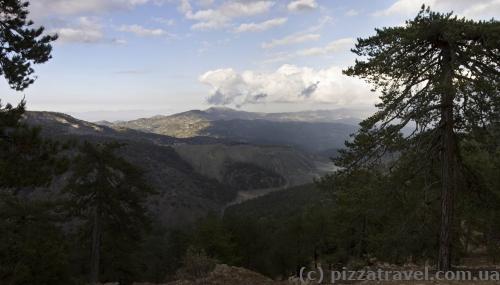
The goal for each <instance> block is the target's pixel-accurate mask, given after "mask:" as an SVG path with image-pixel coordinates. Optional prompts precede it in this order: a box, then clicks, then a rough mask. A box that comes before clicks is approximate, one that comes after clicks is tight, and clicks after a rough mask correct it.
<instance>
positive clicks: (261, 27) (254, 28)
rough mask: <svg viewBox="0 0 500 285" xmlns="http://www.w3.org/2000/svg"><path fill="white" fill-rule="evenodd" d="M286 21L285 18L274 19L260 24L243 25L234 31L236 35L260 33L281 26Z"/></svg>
mask: <svg viewBox="0 0 500 285" xmlns="http://www.w3.org/2000/svg"><path fill="white" fill-rule="evenodd" d="M287 21H288V19H287V18H275V19H271V20H267V21H264V22H260V23H244V24H241V25H239V26H238V27H237V28H235V29H234V31H235V32H237V33H243V32H261V31H265V30H269V29H271V28H274V27H277V26H281V25H283V24H285V23H286V22H287Z"/></svg>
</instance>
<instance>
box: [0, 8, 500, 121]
mask: <svg viewBox="0 0 500 285" xmlns="http://www.w3.org/2000/svg"><path fill="white" fill-rule="evenodd" d="M422 2H425V3H427V4H430V5H431V7H432V8H434V9H437V10H441V11H450V10H454V11H455V12H457V13H458V14H460V15H463V16H467V17H471V18H475V19H489V18H491V17H494V16H497V15H499V13H500V0H476V1H472V0H467V1H466V0H425V1H421V2H419V1H413V0H382V1H361V0H329V1H327V0H275V1H271V0H233V1H229V0H214V1H210V0H85V1H81V0H34V1H32V5H31V8H30V9H31V12H32V13H31V17H32V18H33V19H34V20H35V23H37V24H41V25H44V26H46V28H47V30H49V31H51V32H57V33H58V34H59V36H60V38H59V40H58V41H57V43H55V44H54V52H53V59H52V60H51V61H50V62H48V63H46V64H44V65H40V66H36V73H37V75H38V80H37V81H36V83H35V84H34V85H33V86H32V87H30V88H29V89H27V90H25V91H23V92H22V93H16V92H14V91H11V90H9V89H8V88H7V85H6V83H5V81H3V80H2V81H1V82H0V92H1V94H2V96H1V97H2V99H3V100H4V101H9V102H16V101H19V100H20V99H21V98H22V97H23V96H25V97H26V99H27V100H28V106H29V108H30V109H32V110H51V111H60V112H65V113H70V114H74V115H76V116H79V117H81V118H84V119H89V120H99V119H110V120H114V119H132V118H134V117H139V116H149V115H154V114H170V113H173V112H180V111H185V110H189V109H195V108H207V107H209V106H213V105H221V106H229V107H234V108H240V109H243V110H251V111H266V112H272V111H294V110H304V109H329V108H365V107H366V106H371V105H373V103H374V102H375V101H376V97H377V96H376V95H375V94H371V92H370V91H369V87H368V86H367V85H366V84H364V83H363V82H362V81H360V80H357V79H353V78H347V77H345V76H343V75H342V74H341V70H342V69H343V68H345V67H346V66H348V65H350V64H352V63H353V61H354V57H353V55H352V54H351V53H350V52H349V49H350V48H351V47H352V46H353V44H354V42H355V39H356V38H357V37H365V36H368V35H371V34H373V29H374V28H375V27H382V26H392V25H401V24H402V23H403V22H404V20H405V19H408V18H411V17H413V16H414V15H415V14H416V13H417V11H418V8H419V7H420V6H421V4H422ZM4 94H5V95H4Z"/></svg>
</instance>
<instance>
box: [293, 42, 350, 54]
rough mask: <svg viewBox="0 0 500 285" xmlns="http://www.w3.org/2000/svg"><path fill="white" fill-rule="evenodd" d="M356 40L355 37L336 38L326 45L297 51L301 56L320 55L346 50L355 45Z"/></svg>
mask: <svg viewBox="0 0 500 285" xmlns="http://www.w3.org/2000/svg"><path fill="white" fill-rule="evenodd" d="M354 43H355V40H354V39H353V38H343V39H338V40H335V41H333V42H331V43H329V44H328V45H326V46H324V47H314V48H308V49H303V50H300V51H298V52H297V55H299V56H318V55H327V54H331V53H335V52H340V51H345V50H347V49H348V48H349V47H351V46H353V45H354Z"/></svg>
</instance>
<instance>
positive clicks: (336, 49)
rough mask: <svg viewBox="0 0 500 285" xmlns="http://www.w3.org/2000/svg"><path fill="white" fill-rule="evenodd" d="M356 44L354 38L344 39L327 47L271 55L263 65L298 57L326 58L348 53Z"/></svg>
mask: <svg viewBox="0 0 500 285" xmlns="http://www.w3.org/2000/svg"><path fill="white" fill-rule="evenodd" d="M354 43H355V40H354V39H353V38H343V39H338V40H335V41H333V42H330V43H329V44H327V45H326V46H322V47H313V48H307V49H302V50H298V51H294V52H278V53H274V54H271V55H270V56H269V57H268V58H267V59H266V60H263V61H262V62H261V63H263V64H272V63H277V62H284V61H290V60H292V59H294V58H297V57H310V56H325V55H330V54H334V53H340V52H347V51H348V50H349V48H350V47H352V46H353V45H354Z"/></svg>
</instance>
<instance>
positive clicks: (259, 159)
mask: <svg viewBox="0 0 500 285" xmlns="http://www.w3.org/2000/svg"><path fill="white" fill-rule="evenodd" d="M329 118H330V119H331V118H336V119H335V120H334V121H333V122H326V120H328V119H329ZM338 120H343V122H341V123H340V122H337V121H338ZM346 120H347V118H346V117H343V115H342V114H341V113H336V114H335V113H334V112H330V113H329V112H327V111H319V112H317V113H315V112H302V113H298V114H293V113H281V114H263V113H249V112H241V111H235V110H231V109H226V108H224V109H222V108H211V109H208V110H205V111H199V110H195V111H189V112H184V113H180V114H176V115H172V116H155V117H152V118H147V119H139V120H134V121H130V122H115V123H109V122H99V123H91V122H86V121H83V120H79V119H76V118H74V117H71V116H69V115H66V114H62V113H54V112H28V113H27V114H26V121H27V122H28V123H29V124H31V125H34V126H41V127H42V133H43V135H44V136H46V137H50V138H53V139H56V140H73V141H90V142H94V143H98V142H107V141H120V142H123V143H125V144H126V146H125V147H124V148H122V149H121V150H120V151H119V154H120V155H122V156H123V157H124V158H125V159H127V160H129V161H130V162H131V163H133V164H135V165H137V166H138V167H140V168H141V169H143V170H144V172H145V175H146V178H147V180H148V181H149V183H150V184H151V186H153V187H154V188H155V189H157V191H158V194H156V195H155V196H154V197H153V198H152V199H151V201H150V208H151V210H152V211H153V213H154V214H155V216H156V217H157V218H158V219H159V220H160V221H161V222H162V223H163V224H164V225H165V226H168V227H170V226H181V225H185V224H186V223H190V222H192V221H194V220H196V219H197V218H199V217H202V216H204V215H205V214H206V213H207V212H218V211H223V210H224V209H225V208H226V207H227V206H228V205H234V204H235V203H240V202H242V201H245V200H247V199H250V198H255V197H259V196H262V195H266V194H268V193H270V192H274V191H278V190H282V189H286V188H288V187H293V186H298V185H304V184H308V183H311V182H312V181H313V179H314V178H316V177H318V176H320V175H324V174H325V173H328V172H332V171H335V169H336V166H334V165H333V163H332V162H331V161H330V160H329V159H328V158H327V157H325V156H321V155H318V151H322V150H325V149H328V148H338V147H341V142H343V141H344V140H346V139H347V138H348V135H349V134H350V133H351V132H354V131H355V130H356V126H355V125H354V124H347V123H346ZM349 120H353V122H354V121H355V119H354V118H349ZM203 126H205V127H203ZM64 179H65V177H64V175H63V176H62V177H61V178H60V179H59V181H58V182H57V183H55V185H56V186H54V187H53V189H52V193H53V194H54V195H57V192H58V189H59V188H60V187H61V185H64Z"/></svg>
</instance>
